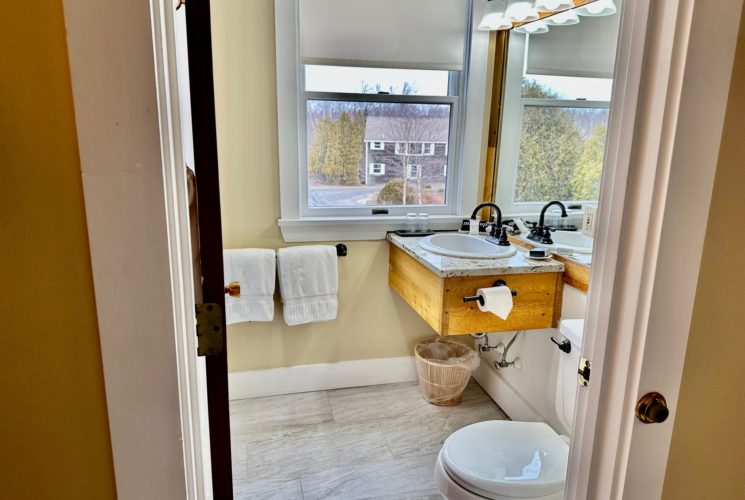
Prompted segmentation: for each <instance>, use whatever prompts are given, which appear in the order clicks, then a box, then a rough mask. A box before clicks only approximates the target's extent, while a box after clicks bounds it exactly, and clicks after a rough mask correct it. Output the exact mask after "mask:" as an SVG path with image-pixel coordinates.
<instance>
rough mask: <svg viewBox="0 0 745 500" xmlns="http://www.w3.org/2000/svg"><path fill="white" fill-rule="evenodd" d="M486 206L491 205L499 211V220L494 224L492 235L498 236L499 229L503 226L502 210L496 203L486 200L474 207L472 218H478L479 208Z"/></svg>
mask: <svg viewBox="0 0 745 500" xmlns="http://www.w3.org/2000/svg"><path fill="white" fill-rule="evenodd" d="M486 207H491V208H493V209H494V210H496V211H497V222H496V223H495V224H494V225H493V226H492V230H491V236H494V237H498V236H499V230H500V229H501V228H502V211H501V210H500V209H499V207H498V206H497V204H496V203H491V202H486V203H482V204H480V205H479V206H477V207H476V208H474V209H473V213H472V214H471V220H473V219H475V218H476V214H478V213H479V210H481V209H482V208H486Z"/></svg>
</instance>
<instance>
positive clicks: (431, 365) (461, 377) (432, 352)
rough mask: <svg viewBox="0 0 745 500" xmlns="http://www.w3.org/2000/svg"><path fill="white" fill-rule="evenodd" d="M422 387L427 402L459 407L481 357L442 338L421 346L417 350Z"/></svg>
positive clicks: (469, 349) (468, 348)
mask: <svg viewBox="0 0 745 500" xmlns="http://www.w3.org/2000/svg"><path fill="white" fill-rule="evenodd" d="M414 356H415V358H416V370H417V374H418V375H419V387H420V388H421V390H422V395H423V396H424V399H426V400H427V401H429V402H430V403H432V404H434V405H438V406H455V405H457V404H458V403H460V401H461V397H462V396H463V391H464V390H465V388H466V385H468V381H469V380H470V378H471V372H472V371H473V370H475V369H476V368H478V366H479V357H478V354H476V352H475V351H474V350H473V349H471V348H470V347H468V346H467V345H465V344H461V343H460V342H455V341H453V340H447V339H442V338H440V337H436V338H429V339H425V340H423V341H421V342H419V343H418V344H417V345H416V347H415V348H414Z"/></svg>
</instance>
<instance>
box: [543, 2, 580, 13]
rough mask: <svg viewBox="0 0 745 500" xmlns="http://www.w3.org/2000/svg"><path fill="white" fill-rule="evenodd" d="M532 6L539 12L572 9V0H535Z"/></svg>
mask: <svg viewBox="0 0 745 500" xmlns="http://www.w3.org/2000/svg"><path fill="white" fill-rule="evenodd" d="M533 8H535V9H536V10H538V11H541V12H559V11H560V10H565V9H573V8H574V2H573V1H572V0H535V3H534V4H533Z"/></svg>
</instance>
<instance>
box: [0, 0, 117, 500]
mask: <svg viewBox="0 0 745 500" xmlns="http://www.w3.org/2000/svg"><path fill="white" fill-rule="evenodd" d="M0 74H1V75H2V76H1V77H0V96H2V97H0V173H1V175H2V182H0V213H1V214H2V217H1V220H2V227H1V229H0V251H1V252H2V258H0V276H1V277H2V278H1V279H0V317H2V318H3V320H4V325H3V328H2V333H0V338H2V342H1V344H0V345H2V364H1V365H0V378H1V379H2V400H0V422H2V425H0V478H2V479H0V482H2V486H0V497H2V498H6V499H39V498H59V499H66V498H69V499H88V498H90V499H96V500H99V499H109V498H115V497H116V492H115V486H114V472H113V464H112V459H111V445H110V441H109V430H108V421H107V413H106V400H105V394H104V384H103V374H102V367H101V353H100V349H99V336H98V328H97V324H96V306H95V302H94V297H93V281H92V278H91V268H90V256H89V252H88V239H87V233H86V226H85V211H84V207H83V191H82V180H81V175H80V162H79V159H78V150H77V139H76V136H75V117H74V114H73V103H72V95H71V89H70V73H69V69H68V62H67V50H66V43H65V26H64V19H63V13H62V4H61V2H54V1H40V0H37V1H24V2H11V1H6V2H2V15H0Z"/></svg>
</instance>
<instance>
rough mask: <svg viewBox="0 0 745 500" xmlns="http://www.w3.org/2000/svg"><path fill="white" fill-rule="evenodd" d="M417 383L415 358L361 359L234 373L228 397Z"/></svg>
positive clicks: (238, 397)
mask: <svg viewBox="0 0 745 500" xmlns="http://www.w3.org/2000/svg"><path fill="white" fill-rule="evenodd" d="M415 380H417V374H416V364H415V362H414V357H413V356H403V357H400V358H380V359H360V360H355V361H339V362H336V363H321V364H317V365H302V366H290V367H287V368H273V369H270V370H249V371H242V372H232V373H229V374H228V384H229V389H228V390H229V392H228V394H229V397H230V399H231V400H233V399H247V398H258V397H262V396H277V395H281V394H294V393H298V392H310V391H325V390H328V389H342V388H345V387H360V386H365V385H379V384H394V383H399V382H413V381H415Z"/></svg>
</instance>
